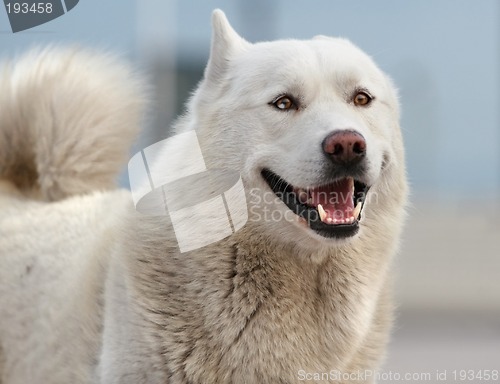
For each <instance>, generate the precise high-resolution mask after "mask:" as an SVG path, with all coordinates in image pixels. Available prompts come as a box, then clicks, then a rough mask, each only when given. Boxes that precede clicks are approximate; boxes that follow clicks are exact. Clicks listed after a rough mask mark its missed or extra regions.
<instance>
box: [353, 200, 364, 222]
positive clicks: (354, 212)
mask: <svg viewBox="0 0 500 384" xmlns="http://www.w3.org/2000/svg"><path fill="white" fill-rule="evenodd" d="M362 206H363V203H361V202H359V203H358V205H356V208H354V211H352V215H353V216H354V219H357V218H358V217H359V214H360V213H361V207H362Z"/></svg>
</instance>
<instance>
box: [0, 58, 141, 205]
mask: <svg viewBox="0 0 500 384" xmlns="http://www.w3.org/2000/svg"><path fill="white" fill-rule="evenodd" d="M144 106H145V92H144V88H143V86H142V84H141V82H140V80H139V79H138V77H137V76H136V75H135V74H134V73H133V72H132V71H131V70H130V69H129V68H127V67H126V66H124V65H123V64H122V63H120V62H119V61H117V60H116V59H114V58H112V57H110V56H106V55H98V54H95V53H92V52H87V51H82V50H79V49H66V50H62V49H57V48H50V49H46V50H37V51H32V52H29V53H28V54H26V55H24V56H23V57H21V58H20V59H19V60H18V61H16V62H11V63H6V64H3V65H2V66H0V179H4V180H5V179H6V180H9V181H10V182H12V183H13V184H14V185H15V186H16V187H17V188H19V189H20V190H21V191H22V192H23V193H25V194H27V195H30V196H36V197H38V198H41V199H43V200H47V201H54V200H59V199H63V198H65V197H68V196H71V195H75V194H84V193H87V192H90V191H92V190H96V189H108V188H112V187H114V186H115V179H116V177H117V174H118V172H119V171H120V169H121V168H122V167H123V165H124V163H125V161H126V159H127V156H128V150H129V147H130V145H131V144H132V142H133V141H134V139H135V137H136V134H137V131H138V128H139V126H140V120H141V117H142V112H143V109H144V108H143V107H144Z"/></svg>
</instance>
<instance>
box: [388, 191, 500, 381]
mask: <svg viewBox="0 0 500 384" xmlns="http://www.w3.org/2000/svg"><path fill="white" fill-rule="evenodd" d="M397 272H398V276H399V278H398V282H397V284H396V290H397V295H398V301H399V303H400V311H399V312H400V314H399V319H398V322H397V325H396V328H395V332H394V336H393V340H392V343H391V346H390V349H389V355H388V359H387V362H386V365H385V367H384V371H383V372H385V373H386V374H387V375H388V374H390V373H391V372H392V373H393V376H392V380H391V377H390V376H387V375H386V376H385V377H382V378H381V380H379V383H397V382H406V383H417V382H425V383H500V378H498V379H496V380H494V379H493V377H491V378H490V379H489V380H488V372H487V370H490V371H491V370H497V371H498V372H499V374H500V202H493V201H491V202H488V201H483V200H478V201H475V202H471V201H461V202H457V201H455V202H451V203H450V202H447V203H446V202H445V203H443V204H432V203H430V202H429V201H418V202H416V203H415V204H414V207H413V208H412V209H411V210H410V217H409V220H408V225H407V227H406V231H405V241H404V244H403V248H402V252H401V254H400V256H399V258H398V261H397ZM454 370H456V372H454ZM461 370H472V371H468V372H463V371H461ZM472 372H473V373H474V374H475V378H471V377H470V378H468V377H461V375H471V374H472ZM408 373H409V374H415V378H410V379H408V378H406V379H404V378H401V379H400V380H398V376H397V374H400V375H401V377H402V376H403V375H404V374H408ZM481 373H482V374H483V376H482V377H480V375H481ZM455 375H456V376H455Z"/></svg>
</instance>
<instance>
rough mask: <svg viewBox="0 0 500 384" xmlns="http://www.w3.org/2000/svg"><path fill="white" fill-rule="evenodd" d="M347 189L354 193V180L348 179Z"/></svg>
mask: <svg viewBox="0 0 500 384" xmlns="http://www.w3.org/2000/svg"><path fill="white" fill-rule="evenodd" d="M348 180H349V187H350V189H351V190H352V193H354V179H353V178H352V177H349V179H348Z"/></svg>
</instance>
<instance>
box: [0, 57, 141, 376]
mask: <svg viewBox="0 0 500 384" xmlns="http://www.w3.org/2000/svg"><path fill="white" fill-rule="evenodd" d="M0 89H2V92H1V93H0V116H1V119H0V383H2V384H12V383H20V384H21V383H22V384H26V383H48V382H68V383H69V382H93V378H92V377H91V374H90V372H92V370H91V369H88V367H89V366H90V365H92V364H95V358H96V355H98V348H99V338H98V337H96V335H97V334H98V330H99V329H100V327H101V320H100V319H99V316H98V314H99V312H100V306H101V300H100V296H99V294H100V293H102V290H103V287H102V285H103V282H104V277H103V275H104V274H105V273H106V268H105V266H106V263H107V260H106V256H107V255H109V254H110V253H111V250H112V247H113V244H114V241H115V238H116V236H117V231H116V228H117V227H118V224H119V220H120V212H122V211H123V210H124V207H128V203H129V196H128V195H129V194H128V192H126V191H121V192H120V191H107V190H111V189H115V188H116V182H115V181H116V178H117V174H118V172H119V170H120V168H121V167H122V166H123V164H124V162H125V160H126V158H127V155H128V150H129V147H130V145H131V143H132V141H133V140H134V137H135V135H136V133H137V131H138V129H139V124H140V118H141V112H142V109H143V106H144V101H145V98H144V96H143V95H144V91H143V89H142V86H141V85H140V82H139V80H138V79H137V76H136V75H134V73H133V72H132V71H131V70H130V69H129V68H127V67H125V66H123V65H122V64H121V63H120V62H119V61H117V60H116V59H114V58H112V57H109V56H103V55H99V54H95V53H91V52H82V51H79V50H78V49H76V48H74V49H70V50H61V49H54V48H52V49H47V50H43V51H41V50H38V51H33V52H31V53H29V54H27V55H25V56H23V57H22V58H20V60H18V61H17V62H15V63H6V64H4V65H3V66H2V67H1V69H0ZM68 293H69V294H70V296H68ZM68 297H72V300H68ZM63 367H66V368H63Z"/></svg>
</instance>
